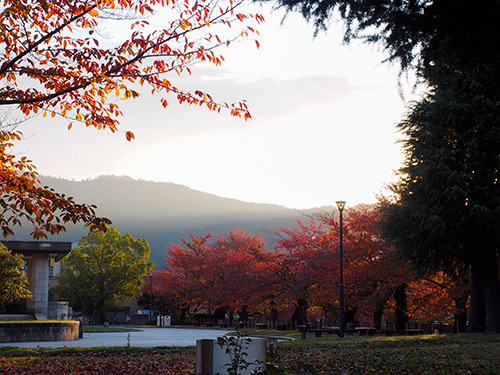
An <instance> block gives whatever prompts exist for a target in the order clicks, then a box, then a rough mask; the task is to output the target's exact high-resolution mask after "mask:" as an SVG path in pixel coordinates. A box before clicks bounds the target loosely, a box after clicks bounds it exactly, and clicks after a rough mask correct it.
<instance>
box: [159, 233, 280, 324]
mask: <svg viewBox="0 0 500 375" xmlns="http://www.w3.org/2000/svg"><path fill="white" fill-rule="evenodd" d="M190 236H191V240H190V241H187V240H185V239H182V243H183V244H182V245H179V244H174V245H171V246H170V247H169V248H168V249H167V255H166V264H165V266H164V267H163V268H162V269H161V270H158V271H156V274H155V276H154V280H155V281H154V283H153V284H155V286H154V287H153V295H154V296H155V298H157V299H158V300H163V302H166V301H168V303H169V306H170V308H171V309H176V308H178V306H179V302H180V304H182V306H184V307H187V306H190V307H191V310H192V311H196V310H197V309H199V308H200V307H204V308H206V309H207V310H208V311H209V312H212V311H213V310H214V309H217V308H223V309H224V310H228V311H231V312H238V313H239V314H240V316H241V315H242V313H243V314H245V313H246V312H262V311H263V310H264V309H266V302H267V301H268V300H269V298H268V297H269V293H272V291H273V287H272V285H270V284H271V283H272V282H273V280H272V273H271V268H270V267H269V265H270V264H272V263H273V257H274V254H273V253H271V252H269V251H268V250H266V249H265V246H266V243H265V242H264V240H263V239H262V238H261V237H260V236H253V235H250V234H246V233H245V232H244V231H241V230H239V229H233V230H232V231H230V232H229V233H228V234H226V235H225V236H223V237H218V238H216V239H215V241H213V242H210V241H209V240H210V239H211V237H212V235H211V234H207V235H206V236H202V237H196V236H193V235H190ZM242 318H243V317H242Z"/></svg>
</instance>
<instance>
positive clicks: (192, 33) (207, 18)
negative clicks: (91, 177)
mask: <svg viewBox="0 0 500 375" xmlns="http://www.w3.org/2000/svg"><path fill="white" fill-rule="evenodd" d="M241 3H242V1H241V0H240V1H238V0H237V1H233V0H220V1H212V0H196V1H194V0H135V1H130V0H93V1H91V0H51V1H47V0H34V1H25V0H16V1H11V0H6V1H3V2H2V7H1V10H0V80H1V82H2V85H1V86H0V106H1V108H3V109H11V108H14V109H16V110H20V111H21V113H22V115H23V116H33V115H37V114H41V115H43V116H47V115H48V116H52V117H56V116H61V117H63V118H65V119H66V120H67V123H68V125H67V126H68V129H70V128H71V127H72V126H73V124H76V123H82V124H84V125H85V126H92V127H95V128H97V129H108V130H110V131H112V132H115V131H117V130H118V125H119V120H118V118H119V116H121V115H122V112H121V110H120V107H119V105H118V104H117V99H129V98H136V97H138V96H139V95H140V94H139V92H138V91H137V90H138V89H139V88H140V87H142V86H147V87H149V90H151V92H152V93H154V94H158V96H159V100H160V103H161V105H163V106H164V107H166V106H167V99H166V95H169V94H173V95H174V97H175V98H176V100H177V101H178V102H180V103H189V104H192V105H205V106H206V107H207V108H208V109H209V110H214V111H220V110H221V109H222V108H226V109H228V110H229V111H230V114H231V115H233V116H237V117H243V118H245V119H248V118H250V117H251V116H250V113H249V111H248V109H247V106H246V104H245V102H239V103H229V104H228V103H226V102H222V101H217V100H215V99H214V98H212V96H210V94H208V93H206V92H203V91H201V90H195V91H193V92H191V91H186V90H183V89H182V88H180V87H179V86H177V85H175V84H174V83H173V81H171V79H170V78H167V77H169V73H174V74H178V75H181V74H183V73H185V72H187V73H188V74H190V73H191V70H190V66H192V64H194V63H196V62H200V61H204V62H208V63H211V64H214V65H220V64H221V63H222V62H223V60H224V59H223V57H222V56H220V55H218V54H216V53H215V50H216V49H217V48H218V47H220V46H223V45H229V44H230V42H231V41H232V40H234V39H235V38H238V37H242V36H243V37H248V36H251V35H253V34H256V33H257V31H256V29H255V28H254V27H255V25H254V24H258V23H260V22H261V21H262V20H263V18H262V16H260V15H258V14H243V13H239V12H238V9H239V7H240V5H241ZM157 11H162V12H163V13H162V17H163V22H162V24H161V25H160V26H159V27H153V26H152V25H150V24H149V23H148V18H149V16H151V15H153V13H155V12H157ZM110 19H111V20H119V21H120V22H122V23H123V22H130V24H131V25H130V27H131V29H130V33H129V35H128V36H126V37H123V33H121V36H120V38H122V39H121V40H115V39H113V40H110V39H106V38H104V37H102V36H101V35H102V31H103V25H102V21H103V20H106V21H109V20H110ZM236 24H238V25H240V24H241V25H242V27H240V28H238V29H236V28H235V27H233V28H231V26H232V25H233V26H234V25H236ZM214 27H215V28H216V29H220V27H225V28H226V29H227V30H229V34H227V35H229V36H226V37H221V36H219V35H216V34H215V33H213V32H211V30H212V29H213V28H214ZM231 31H232V32H231ZM256 43H257V46H258V42H256ZM6 113H7V112H6ZM13 123H14V120H9V119H8V118H7V117H6V116H3V117H2V121H1V123H0V129H1V133H0V163H1V165H0V178H1V185H2V196H1V198H0V205H1V209H2V211H1V212H0V215H2V218H1V223H0V224H1V225H2V231H3V234H4V235H9V234H12V233H13V230H12V227H13V226H16V225H20V223H21V219H22V218H24V219H27V220H28V222H30V223H32V224H33V226H34V230H33V232H32V236H33V237H35V238H40V237H45V236H46V235H47V233H58V232H60V231H62V230H64V224H65V223H68V222H78V221H83V222H86V223H89V224H90V225H91V229H96V228H97V229H102V228H104V227H105V225H107V224H109V220H106V219H101V218H97V217H96V216H95V212H94V210H93V207H92V206H87V205H78V204H76V203H75V202H73V200H72V199H71V198H68V197H65V196H63V195H59V194H57V193H55V192H54V191H52V190H51V189H49V188H47V187H42V186H41V185H40V183H39V182H38V181H37V173H36V171H35V170H34V166H33V164H32V163H31V162H30V161H29V160H27V159H26V158H18V159H16V158H14V157H13V155H12V154H13V153H12V149H11V148H12V145H13V142H14V141H16V140H18V139H19V138H20V136H21V133H20V132H19V131H17V130H15V128H13V127H12V124H13ZM125 137H126V139H127V140H131V139H133V138H134V134H133V133H132V132H130V131H126V132H125Z"/></svg>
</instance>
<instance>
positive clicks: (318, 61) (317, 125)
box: [17, 4, 405, 208]
mask: <svg viewBox="0 0 500 375" xmlns="http://www.w3.org/2000/svg"><path fill="white" fill-rule="evenodd" d="M248 6H249V7H250V8H256V9H252V10H251V11H252V12H259V13H261V14H263V15H264V17H265V19H266V22H265V23H264V24H263V25H262V26H261V27H260V28H259V31H260V36H259V37H258V40H259V42H260V49H257V48H256V47H255V44H254V42H252V41H249V42H242V43H233V44H232V45H231V46H230V47H229V48H228V49H227V50H225V49H223V50H221V51H220V53H221V54H222V55H223V56H224V57H225V59H226V62H225V63H223V65H222V67H211V66H206V65H201V64H200V65H197V66H195V67H193V68H192V71H193V74H192V76H183V77H180V79H178V78H177V77H175V78H174V77H172V80H173V82H175V84H176V85H178V86H182V87H185V88H190V89H200V90H202V91H205V92H208V93H210V94H212V96H213V97H214V98H218V99H220V100H224V101H227V102H230V101H239V100H241V99H246V101H247V104H248V106H249V108H250V111H251V113H252V116H253V120H250V121H247V122H245V121H243V120H241V119H236V118H233V117H231V116H229V113H225V112H221V113H220V114H217V113H213V112H210V111H208V110H206V109H205V108H203V107H192V106H188V105H178V104H176V103H175V97H172V98H171V100H170V101H169V103H170V105H169V106H168V107H167V108H166V109H163V108H162V107H161V105H160V102H159V99H158V98H156V97H152V96H150V95H149V94H144V95H142V96H141V97H140V98H139V99H137V100H130V101H127V102H121V103H120V105H121V107H122V110H123V112H124V117H123V118H122V119H121V127H120V129H121V130H123V131H126V130H131V131H133V132H134V133H135V136H136V140H135V141H132V142H130V143H129V142H127V141H126V140H125V136H124V134H123V133H117V134H111V133H109V132H106V131H104V132H102V131H101V132H98V131H96V130H95V129H90V128H88V129H87V128H84V127H83V126H76V125H74V127H73V129H72V130H71V131H67V130H66V123H65V121H64V120H57V119H43V118H41V117H36V118H34V119H31V120H29V121H27V122H26V123H25V124H23V125H22V127H21V131H23V133H24V134H25V136H26V139H24V140H23V141H22V142H21V143H20V144H19V146H18V150H17V151H18V152H19V153H24V154H26V155H27V156H28V157H29V158H30V159H32V160H33V161H34V163H35V165H37V167H38V171H39V173H40V174H42V175H50V176H56V177H63V178H68V179H75V180H80V179H86V178H93V177H96V176H99V175H111V174H114V175H127V176H130V177H133V178H136V179H144V180H151V181H163V182H174V183H178V184H182V185H186V186H188V187H190V188H193V189H197V190H201V191H205V192H209V193H213V194H217V195H219V196H223V197H230V198H236V199H240V200H243V201H249V202H259V203H275V204H279V205H283V206H286V207H291V208H311V207H318V206H323V205H332V204H334V202H335V201H336V200H346V201H347V205H348V206H351V205H355V204H358V203H373V202H375V201H376V198H375V195H376V194H378V193H380V192H381V191H382V189H383V186H384V184H386V183H388V182H390V181H392V180H393V179H394V177H393V171H394V170H395V169H397V168H399V166H400V161H401V160H402V157H401V154H400V147H399V145H398V144H397V143H396V140H397V139H398V134H397V133H396V131H395V124H396V123H397V122H399V120H400V119H401V118H402V117H403V114H404V112H405V103H404V101H403V100H402V99H401V97H400V93H399V89H398V70H397V67H391V66H389V65H387V64H385V63H382V60H383V59H384V57H385V56H384V55H383V54H382V53H378V52H377V51H376V50H375V49H374V48H373V46H369V45H356V44H353V45H350V46H343V45H342V30H341V29H340V25H332V27H331V28H330V30H329V32H328V33H320V34H319V35H318V36H317V37H316V38H314V37H313V28H312V26H311V25H309V24H307V23H306V22H305V21H304V20H303V19H302V18H301V17H300V16H298V15H294V14H291V15H289V16H288V17H287V18H286V19H285V20H284V22H283V23H282V22H281V21H282V18H283V12H281V11H276V12H271V10H270V7H269V6H266V7H264V8H260V6H258V5H255V4H250V5H248Z"/></svg>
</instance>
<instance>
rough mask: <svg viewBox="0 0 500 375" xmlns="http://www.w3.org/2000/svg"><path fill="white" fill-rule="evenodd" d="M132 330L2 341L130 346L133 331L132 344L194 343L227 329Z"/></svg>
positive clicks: (54, 345) (33, 344)
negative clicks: (76, 337) (65, 338)
mask: <svg viewBox="0 0 500 375" xmlns="http://www.w3.org/2000/svg"><path fill="white" fill-rule="evenodd" d="M138 329H140V331H133V332H96V333H92V332H90V333H84V334H83V338H81V339H79V340H74V341H39V342H2V343H0V346H16V347H21V348H36V347H46V348H62V347H67V348H70V347H82V348H89V347H95V346H127V344H128V341H129V335H130V346H139V347H155V346H194V345H196V340H199V339H214V338H216V337H218V336H223V335H224V334H226V333H228V331H226V330H221V329H200V328H170V327H165V328H138Z"/></svg>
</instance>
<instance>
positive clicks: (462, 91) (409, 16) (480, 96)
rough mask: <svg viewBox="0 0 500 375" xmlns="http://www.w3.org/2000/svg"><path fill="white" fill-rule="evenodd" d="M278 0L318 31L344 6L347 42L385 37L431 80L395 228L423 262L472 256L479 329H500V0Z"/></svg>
mask: <svg viewBox="0 0 500 375" xmlns="http://www.w3.org/2000/svg"><path fill="white" fill-rule="evenodd" d="M277 2H278V6H281V7H285V8H286V9H288V10H298V11H300V12H301V13H302V14H303V15H304V17H305V18H307V19H309V20H312V21H313V22H314V25H315V27H316V29H317V30H318V29H321V28H323V29H326V28H327V27H328V21H329V19H330V18H331V17H334V14H335V12H337V14H338V15H339V16H340V18H341V19H342V20H344V21H345V26H346V28H345V41H346V42H349V41H350V40H352V39H353V38H359V39H362V40H364V41H366V42H369V43H377V44H379V45H381V46H382V47H383V48H384V49H385V50H386V51H387V53H388V60H389V61H393V62H399V64H400V66H401V69H402V72H403V71H405V70H409V69H413V68H414V69H415V70H416V72H417V73H418V75H419V77H420V78H423V80H424V82H425V83H426V84H427V85H428V88H429V92H428V96H427V97H426V98H425V99H424V100H423V101H422V102H420V103H419V104H417V105H415V106H413V107H412V108H411V112H410V113H409V115H408V118H407V119H406V120H405V121H403V122H402V123H401V125H400V129H401V130H402V131H403V132H404V134H405V135H406V137H407V140H406V153H407V159H406V168H403V169H402V170H401V177H402V181H401V186H399V187H395V190H397V194H396V203H395V204H394V205H392V207H386V208H385V209H384V217H385V219H384V220H385V221H386V225H385V228H386V233H387V235H388V236H389V237H390V238H391V240H392V241H393V243H394V244H395V246H396V249H397V250H399V251H400V253H401V254H402V255H403V256H406V257H407V258H409V259H411V260H412V261H413V262H414V264H415V265H416V266H417V268H419V269H420V270H423V269H436V268H442V269H446V268H447V267H450V266H453V267H455V266H457V265H459V264H460V265H462V264H466V265H471V272H472V276H471V278H472V283H471V315H470V326H469V330H471V331H481V330H483V329H484V327H485V323H486V322H485V320H487V324H488V330H490V331H495V332H500V290H499V281H498V249H499V246H498V238H500V228H499V225H498V223H500V221H499V220H498V219H499V218H498V214H499V210H500V207H499V204H498V195H499V192H498V190H499V188H498V183H497V182H498V170H499V168H500V164H499V160H498V151H497V150H498V138H499V136H498V107H499V98H500V72H499V70H498V68H497V67H498V66H499V64H500V33H499V32H498V23H499V22H500V1H499V0H483V1H479V2H475V3H473V4H472V3H471V2H470V1H466V0H434V1H427V0H410V1H398V0H361V1H358V0H345V1H340V0H324V1H306V0H277ZM420 137H422V138H420ZM391 224H394V225H395V226H396V227H397V228H399V229H400V230H399V231H398V230H396V229H394V227H392V228H391V227H390V225H391ZM403 227H404V228H406V229H404V230H403ZM452 272H456V268H455V269H453V270H452Z"/></svg>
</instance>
